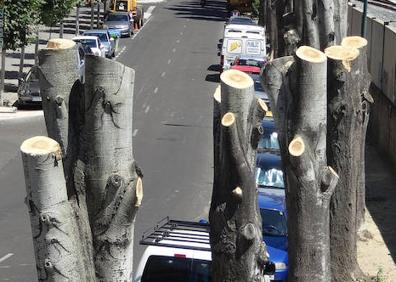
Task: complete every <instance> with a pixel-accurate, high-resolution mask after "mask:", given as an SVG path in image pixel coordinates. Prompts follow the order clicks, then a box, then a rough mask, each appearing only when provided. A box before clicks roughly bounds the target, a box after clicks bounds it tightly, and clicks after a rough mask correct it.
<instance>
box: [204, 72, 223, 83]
mask: <svg viewBox="0 0 396 282" xmlns="http://www.w3.org/2000/svg"><path fill="white" fill-rule="evenodd" d="M205 80H206V81H209V82H216V83H219V82H220V74H219V73H211V74H208V75H206V77H205Z"/></svg>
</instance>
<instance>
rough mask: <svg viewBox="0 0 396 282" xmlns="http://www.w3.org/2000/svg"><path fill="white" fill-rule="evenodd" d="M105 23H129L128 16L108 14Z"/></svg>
mask: <svg viewBox="0 0 396 282" xmlns="http://www.w3.org/2000/svg"><path fill="white" fill-rule="evenodd" d="M107 21H110V22H121V21H129V18H128V15H119V14H110V15H109V16H108V17H107Z"/></svg>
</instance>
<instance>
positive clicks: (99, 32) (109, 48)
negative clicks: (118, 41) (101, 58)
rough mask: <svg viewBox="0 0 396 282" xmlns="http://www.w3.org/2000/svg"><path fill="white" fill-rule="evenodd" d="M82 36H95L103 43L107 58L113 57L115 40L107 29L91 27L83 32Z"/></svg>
mask: <svg viewBox="0 0 396 282" xmlns="http://www.w3.org/2000/svg"><path fill="white" fill-rule="evenodd" d="M83 35H84V36H97V37H99V39H100V41H101V42H102V44H103V45H104V49H105V54H106V57H107V58H111V57H115V52H116V51H115V41H114V38H112V37H111V36H110V33H109V31H108V30H107V29H91V30H87V31H85V32H84V33H83Z"/></svg>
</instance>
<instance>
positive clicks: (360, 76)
mask: <svg viewBox="0 0 396 282" xmlns="http://www.w3.org/2000/svg"><path fill="white" fill-rule="evenodd" d="M362 39H363V38H362ZM363 40H364V41H365V45H364V46H362V48H360V52H359V50H358V49H356V48H354V47H353V46H333V47H329V48H327V49H326V50H325V52H326V55H327V57H328V84H329V87H328V132H327V144H328V151H327V157H328V161H329V164H330V165H331V166H332V167H334V169H336V170H337V171H342V173H341V174H340V179H339V181H338V184H337V186H336V189H335V193H334V195H333V197H332V200H331V205H330V238H331V261H332V265H331V266H332V275H333V279H332V281H356V279H357V278H360V276H361V275H362V272H361V271H360V268H359V266H358V264H357V246H356V237H357V234H356V232H357V230H358V228H359V226H358V225H359V224H360V221H359V220H360V219H359V215H358V212H359V213H361V212H362V211H363V212H364V202H363V203H360V202H359V201H360V200H359V197H358V193H362V192H364V185H365V182H364V180H363V179H362V176H363V177H364V148H365V133H366V128H367V121H368V102H367V100H366V98H365V97H367V94H368V83H369V77H368V72H367V57H366V54H365V53H366V49H365V47H366V44H367V41H366V40H365V39H363ZM360 186H362V187H360ZM363 195H364V194H363ZM358 205H363V209H358Z"/></svg>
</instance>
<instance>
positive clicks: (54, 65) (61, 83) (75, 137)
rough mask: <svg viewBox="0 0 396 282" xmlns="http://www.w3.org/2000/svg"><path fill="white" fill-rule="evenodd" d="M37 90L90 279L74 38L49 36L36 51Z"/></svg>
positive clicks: (91, 266)
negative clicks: (59, 157)
mask: <svg viewBox="0 0 396 282" xmlns="http://www.w3.org/2000/svg"><path fill="white" fill-rule="evenodd" d="M39 68H40V70H41V71H40V90H41V91H40V93H41V97H42V101H43V102H42V105H43V111H44V117H45V122H46V127H47V133H48V136H49V137H51V138H53V139H54V140H56V141H57V142H58V143H59V144H60V147H61V150H62V159H63V163H64V175H65V180H66V187H67V194H68V197H69V200H70V205H71V206H72V208H73V211H74V216H75V218H76V220H77V224H78V231H79V242H83V243H82V246H81V247H80V248H79V249H78V250H79V251H80V252H81V253H82V257H83V258H84V262H83V263H84V268H83V269H84V270H85V276H84V277H85V279H86V281H93V280H94V279H95V278H94V277H95V269H94V263H93V250H92V235H91V229H90V225H89V220H88V211H87V207H86V199H85V197H86V196H85V194H86V191H85V187H84V185H83V179H82V177H81V175H82V173H81V162H78V161H77V158H78V155H79V153H80V145H79V144H80V138H81V137H80V130H81V127H82V124H83V117H82V115H83V112H82V113H81V107H80V106H79V105H80V103H81V102H82V100H83V97H84V93H83V87H82V85H81V83H80V81H79V77H80V75H79V71H78V67H77V49H76V45H75V43H74V42H73V41H71V40H67V39H51V40H50V41H49V42H48V47H47V48H45V49H42V50H40V52H39Z"/></svg>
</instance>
